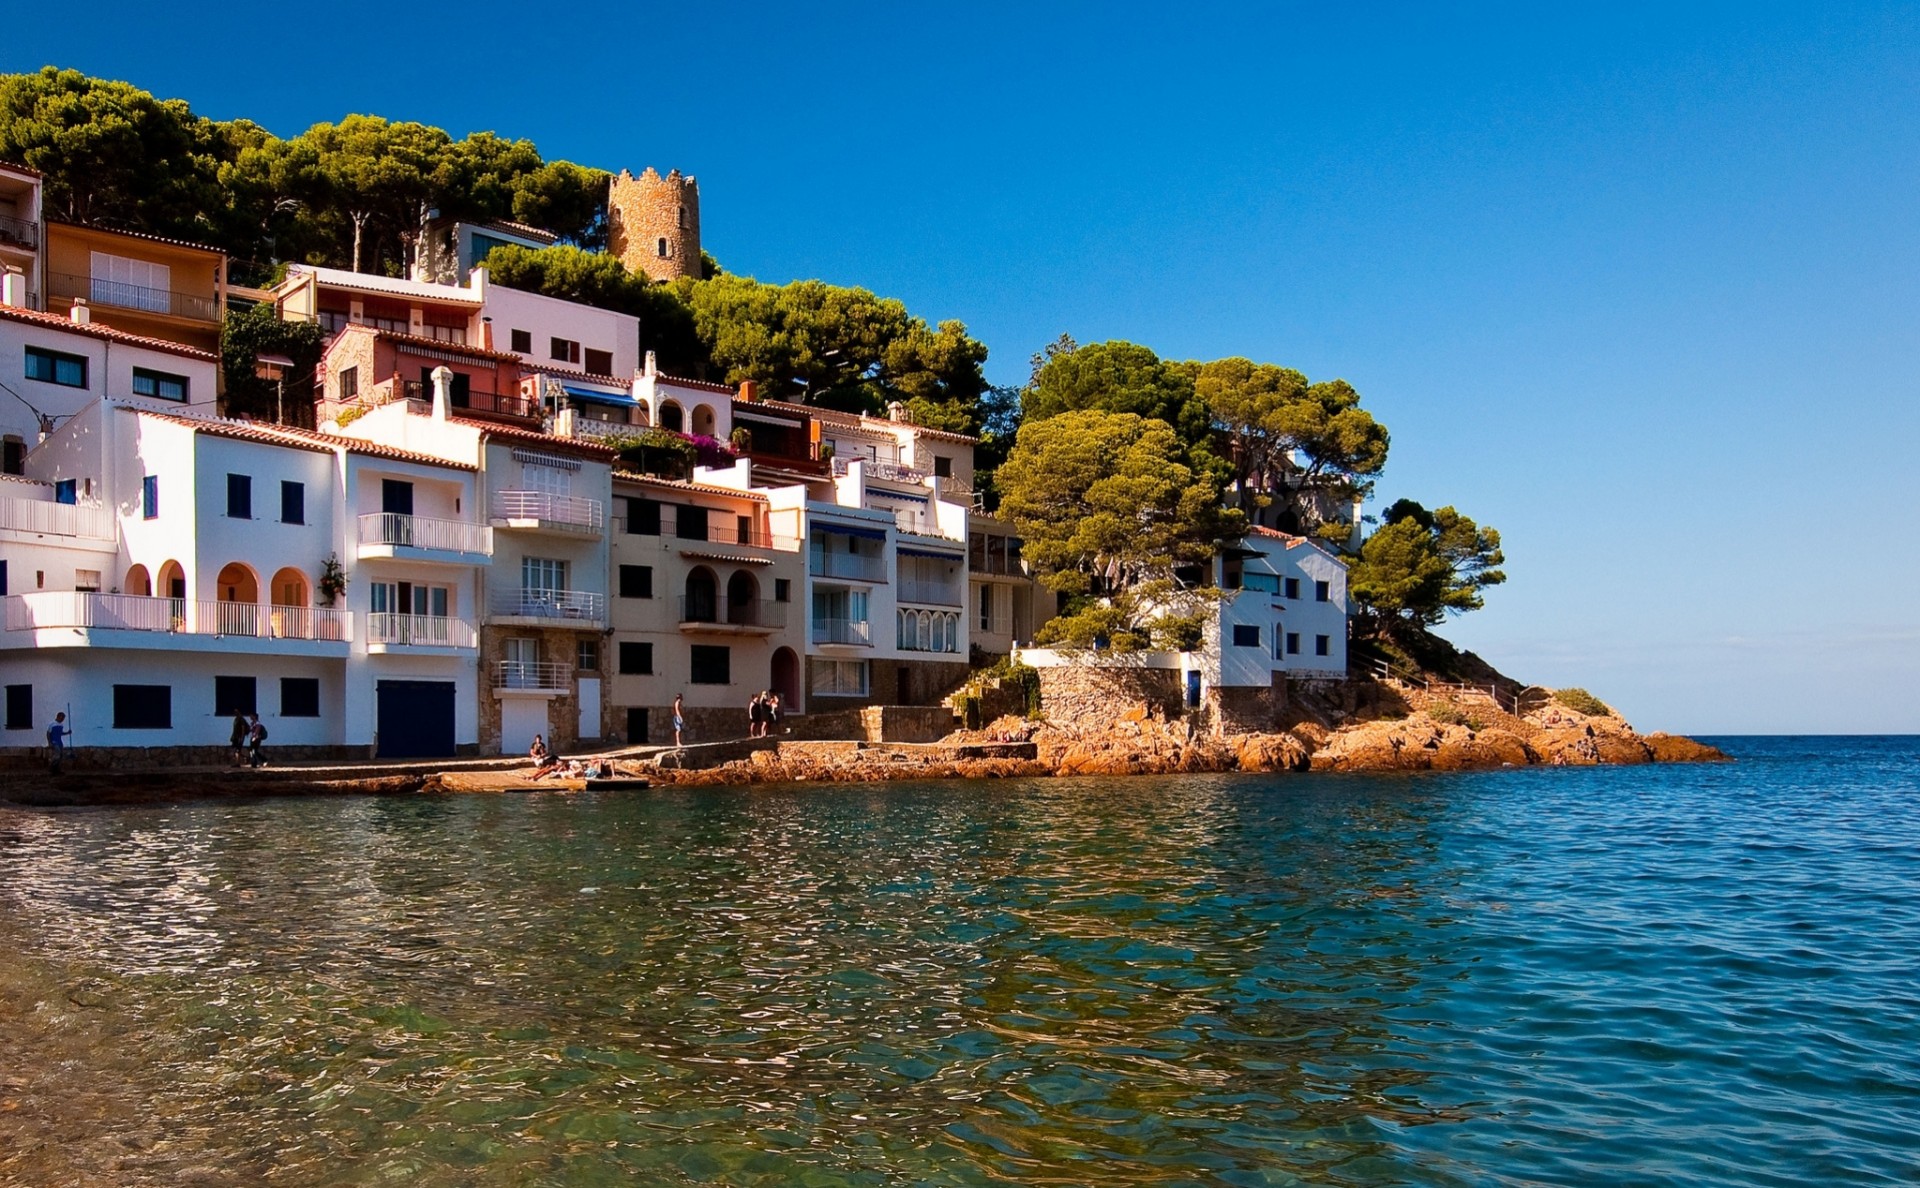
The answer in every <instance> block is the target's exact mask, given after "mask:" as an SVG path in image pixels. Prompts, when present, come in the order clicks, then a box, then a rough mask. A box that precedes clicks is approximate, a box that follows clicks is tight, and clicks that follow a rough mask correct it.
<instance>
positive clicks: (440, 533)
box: [360, 512, 493, 553]
mask: <svg viewBox="0 0 1920 1188" xmlns="http://www.w3.org/2000/svg"><path fill="white" fill-rule="evenodd" d="M360 543H361V544H363V545H393V546H396V547H400V548H411V549H442V550H446V551H448V552H454V553H491V552H493V529H491V528H489V527H487V526H486V525H485V524H472V523H469V522H467V521H466V520H434V519H429V518H427V517H426V516H403V515H400V514H398V513H397V512H369V513H368V514H366V515H364V516H361V517H360Z"/></svg>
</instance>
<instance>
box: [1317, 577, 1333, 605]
mask: <svg viewBox="0 0 1920 1188" xmlns="http://www.w3.org/2000/svg"><path fill="white" fill-rule="evenodd" d="M1313 600H1314V601H1315V602H1331V601H1333V586H1332V585H1331V584H1330V583H1328V582H1315V583H1313Z"/></svg>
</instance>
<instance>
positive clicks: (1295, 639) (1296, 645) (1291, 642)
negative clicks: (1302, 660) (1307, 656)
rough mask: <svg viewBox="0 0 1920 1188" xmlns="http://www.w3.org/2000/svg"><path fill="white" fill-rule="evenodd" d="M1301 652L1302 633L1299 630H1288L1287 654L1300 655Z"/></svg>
mask: <svg viewBox="0 0 1920 1188" xmlns="http://www.w3.org/2000/svg"><path fill="white" fill-rule="evenodd" d="M1299 654H1300V633H1299V632H1298V631H1289V632H1287V655H1289V656H1298V655H1299Z"/></svg>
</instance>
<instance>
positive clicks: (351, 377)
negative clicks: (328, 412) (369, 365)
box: [340, 367, 360, 400]
mask: <svg viewBox="0 0 1920 1188" xmlns="http://www.w3.org/2000/svg"><path fill="white" fill-rule="evenodd" d="M359 395H360V369H359V368H358V367H342V368H341V369H340V399H342V400H353V399H357V398H358V397H359Z"/></svg>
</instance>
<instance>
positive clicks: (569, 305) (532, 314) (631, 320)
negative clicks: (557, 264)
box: [483, 285, 725, 400]
mask: <svg viewBox="0 0 1920 1188" xmlns="http://www.w3.org/2000/svg"><path fill="white" fill-rule="evenodd" d="M486 293H487V304H486V306H485V308H484V310H483V313H484V315H485V316H487V317H490V318H492V319H493V349H494V350H496V351H511V350H512V349H513V346H512V344H513V336H512V331H514V330H525V331H527V332H528V333H529V334H531V335H532V338H533V342H532V348H533V349H532V350H530V351H526V352H516V353H518V354H520V357H521V358H523V359H525V360H527V361H528V362H529V363H532V364H535V365H537V366H546V365H555V366H560V367H566V368H570V369H572V370H574V371H584V370H585V369H586V352H587V351H588V350H597V351H608V352H610V353H611V354H612V355H613V368H612V370H611V371H609V372H607V373H606V374H608V375H611V376H613V377H615V378H620V379H625V378H628V377H631V376H632V375H633V373H634V372H636V371H638V370H639V369H640V319H639V318H636V317H634V316H633V315H631V314H623V313H615V312H614V311H612V310H606V309H595V308H594V307H592V306H590V305H581V304H579V303H577V302H573V301H563V300H561V299H559V298H557V297H547V296H543V295H541V294H539V293H528V292H524V291H522V290H520V289H509V288H505V287H503V286H500V285H489V286H488V287H487V290H486ZM555 338H564V339H568V340H570V341H572V342H577V343H579V344H580V361H579V362H574V363H569V362H567V361H566V360H564V359H554V358H553V357H552V352H551V350H550V347H551V340H552V339H555ZM721 399H723V400H724V399H725V397H721Z"/></svg>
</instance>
